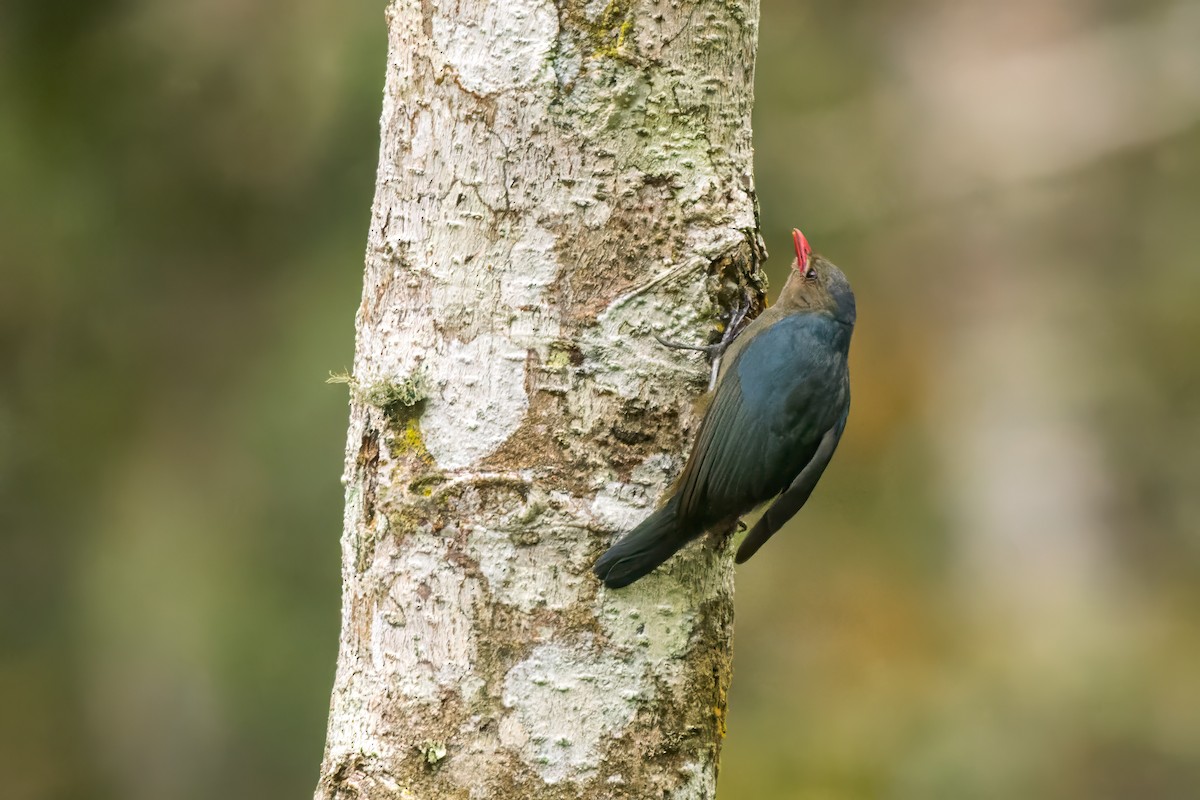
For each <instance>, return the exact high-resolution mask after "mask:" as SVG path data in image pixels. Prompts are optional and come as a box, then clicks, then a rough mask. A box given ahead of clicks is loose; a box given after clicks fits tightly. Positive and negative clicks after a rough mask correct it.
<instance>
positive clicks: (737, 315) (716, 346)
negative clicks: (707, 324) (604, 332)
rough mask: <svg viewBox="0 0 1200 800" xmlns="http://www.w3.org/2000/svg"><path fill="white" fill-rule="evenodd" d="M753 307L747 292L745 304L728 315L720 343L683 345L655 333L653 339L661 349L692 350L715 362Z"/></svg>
mask: <svg viewBox="0 0 1200 800" xmlns="http://www.w3.org/2000/svg"><path fill="white" fill-rule="evenodd" d="M753 307H754V300H753V298H752V297H751V296H750V293H749V291H747V292H746V294H745V302H744V303H739V304H738V305H737V307H736V308H734V309H733V311H731V312H730V313H729V322H728V324H726V326H725V330H724V332H723V333H722V334H721V341H719V342H715V343H713V344H684V343H683V342H676V341H673V340H671V339H664V338H663V337H662V336H659V335H658V334H657V333H656V334H654V338H655V339H657V340H658V343H659V344H661V345H662V346H663V347H669V348H671V349H672V350H693V351H695V352H697V353H704V354H705V355H706V356H708V357H709V358H711V359H714V360H715V359H718V358H720V357H721V356H722V355H724V354H725V351H726V350H727V349H728V348H729V345H730V344H732V343H733V340H734V339H735V338H737V335H738V334H739V333H740V332H741V325H742V323H743V322H744V321H745V320H746V315H747V314H749V313H750V309H751V308H753Z"/></svg>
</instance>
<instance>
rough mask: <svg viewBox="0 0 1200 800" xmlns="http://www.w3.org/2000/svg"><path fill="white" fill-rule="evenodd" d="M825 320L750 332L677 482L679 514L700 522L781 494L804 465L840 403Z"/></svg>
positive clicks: (839, 377) (842, 386) (794, 319)
mask: <svg viewBox="0 0 1200 800" xmlns="http://www.w3.org/2000/svg"><path fill="white" fill-rule="evenodd" d="M836 324H837V323H835V322H833V321H832V320H831V319H829V318H826V317H823V316H818V315H812V314H795V315H792V316H790V317H786V318H784V319H782V320H780V321H778V322H776V323H775V324H773V325H771V326H770V327H769V328H767V329H766V330H764V331H762V332H761V333H759V334H757V335H756V336H755V337H754V339H753V340H752V341H750V342H749V343H748V344H747V345H746V346H745V347H744V348H743V349H742V350H741V351H740V352H739V353H738V354H737V360H736V361H735V362H734V363H731V364H730V365H729V367H728V370H727V371H728V374H726V375H725V376H724V377H723V379H722V380H721V381H720V383H718V385H717V389H716V391H715V393H714V395H713V399H712V403H711V405H710V406H709V409H708V413H707V414H706V415H705V417H704V421H703V422H702V423H701V425H700V431H699V433H698V434H697V437H696V444H695V447H694V448H693V449H692V455H691V457H690V458H689V459H688V462H687V464H686V465H685V466H684V468H683V473H682V474H681V475H680V483H679V492H678V496H679V501H680V502H679V515H680V518H681V519H683V520H688V521H693V522H695V523H698V524H702V525H708V524H712V523H714V522H717V521H720V520H722V519H725V518H728V517H731V516H740V515H741V514H744V513H745V512H747V511H749V510H750V509H751V508H753V507H754V506H756V505H758V504H759V503H762V502H764V501H766V500H769V499H770V498H772V497H774V496H775V495H777V494H779V493H780V492H782V491H783V490H784V489H786V488H787V487H788V485H789V484H791V483H792V481H793V479H795V478H796V476H797V475H798V474H799V473H800V471H801V470H802V469H804V467H805V465H807V464H808V463H809V462H811V461H812V460H813V458H814V455H815V454H816V452H817V449H818V447H819V446H820V444H821V441H822V437H823V436H824V435H825V432H826V431H828V430H829V429H830V428H831V427H832V426H833V425H834V424H835V423H836V421H837V419H838V418H839V416H841V414H842V412H843V410H844V407H845V404H846V398H848V385H847V384H846V378H845V374H846V367H845V356H844V353H841V354H839V353H836V352H831V351H830V349H829V342H830V332H829V331H828V330H826V328H828V326H830V325H836Z"/></svg>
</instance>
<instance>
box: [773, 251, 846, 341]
mask: <svg viewBox="0 0 1200 800" xmlns="http://www.w3.org/2000/svg"><path fill="white" fill-rule="evenodd" d="M792 241H793V243H794V244H795V245H796V259H795V260H794V261H793V262H792V269H791V271H790V272H789V274H788V279H787V283H785V284H784V286H783V291H782V292H781V293H780V295H779V301H778V303H777V304H776V305H782V306H784V307H785V308H794V309H796V310H798V311H804V310H811V311H822V310H823V311H828V312H829V313H830V314H832V315H833V316H834V318H835V319H837V320H838V321H839V322H844V323H846V324H848V325H853V324H854V320H855V316H856V313H855V308H854V292H853V291H852V290H851V289H850V282H849V281H848V280H846V276H845V275H843V274H842V271H841V270H840V269H838V268H837V266H836V265H834V264H833V263H832V262H830V261H827V260H826V259H825V258H824V257H822V256H821V255H819V254H817V253H814V252H813V251H812V247H811V246H810V245H809V243H808V239H806V238H805V237H804V234H803V233H801V232H800V231H799V230H797V229H793V230H792Z"/></svg>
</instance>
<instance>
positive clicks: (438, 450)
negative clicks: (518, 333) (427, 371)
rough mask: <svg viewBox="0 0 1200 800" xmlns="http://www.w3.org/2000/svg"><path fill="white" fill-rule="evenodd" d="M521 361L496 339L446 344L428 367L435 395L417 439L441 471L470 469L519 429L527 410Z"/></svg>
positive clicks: (513, 348)
mask: <svg viewBox="0 0 1200 800" xmlns="http://www.w3.org/2000/svg"><path fill="white" fill-rule="evenodd" d="M525 358H526V354H525V351H524V350H521V349H520V348H518V347H516V346H514V345H513V344H512V343H511V342H510V341H508V340H507V339H504V338H502V337H499V336H491V335H487V334H484V335H481V336H477V337H475V338H474V339H472V340H471V341H470V342H467V343H466V344H462V343H460V342H456V341H451V342H449V343H447V350H446V352H445V353H442V354H440V355H439V356H438V360H437V362H436V363H435V364H434V365H432V368H431V372H432V376H433V377H432V381H431V382H432V384H433V386H434V389H433V391H432V393H431V396H430V398H429V402H428V404H427V406H426V410H425V413H424V415H423V416H422V417H421V437H422V439H423V440H424V442H425V447H426V449H428V450H429V454H430V455H431V456H433V459H434V460H435V461H436V462H437V465H438V466H439V467H440V468H442V469H445V470H452V469H461V468H463V467H468V466H470V465H471V464H474V463H475V462H477V461H478V460H479V459H481V458H483V457H484V456H486V455H488V454H489V453H491V452H493V451H494V450H495V449H496V448H497V447H499V446H500V445H501V444H503V443H504V441H505V440H506V439H508V437H509V436H511V435H512V433H513V432H514V431H515V430H516V429H517V428H518V427H519V426H520V425H521V420H522V419H524V417H525V411H526V410H527V409H528V408H529V398H528V397H527V396H526V394H525Z"/></svg>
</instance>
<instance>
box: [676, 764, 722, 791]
mask: <svg viewBox="0 0 1200 800" xmlns="http://www.w3.org/2000/svg"><path fill="white" fill-rule="evenodd" d="M680 771H681V772H684V773H686V774H687V776H688V779H687V783H685V784H683V786H680V787H679V788H678V789H676V790H675V791H674V792H672V793H671V800H709V798H712V797H715V796H716V794H717V765H716V764H715V763H714V762H711V761H709V762H707V763H703V764H684V765H683V767H682V769H681V770H680Z"/></svg>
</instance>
